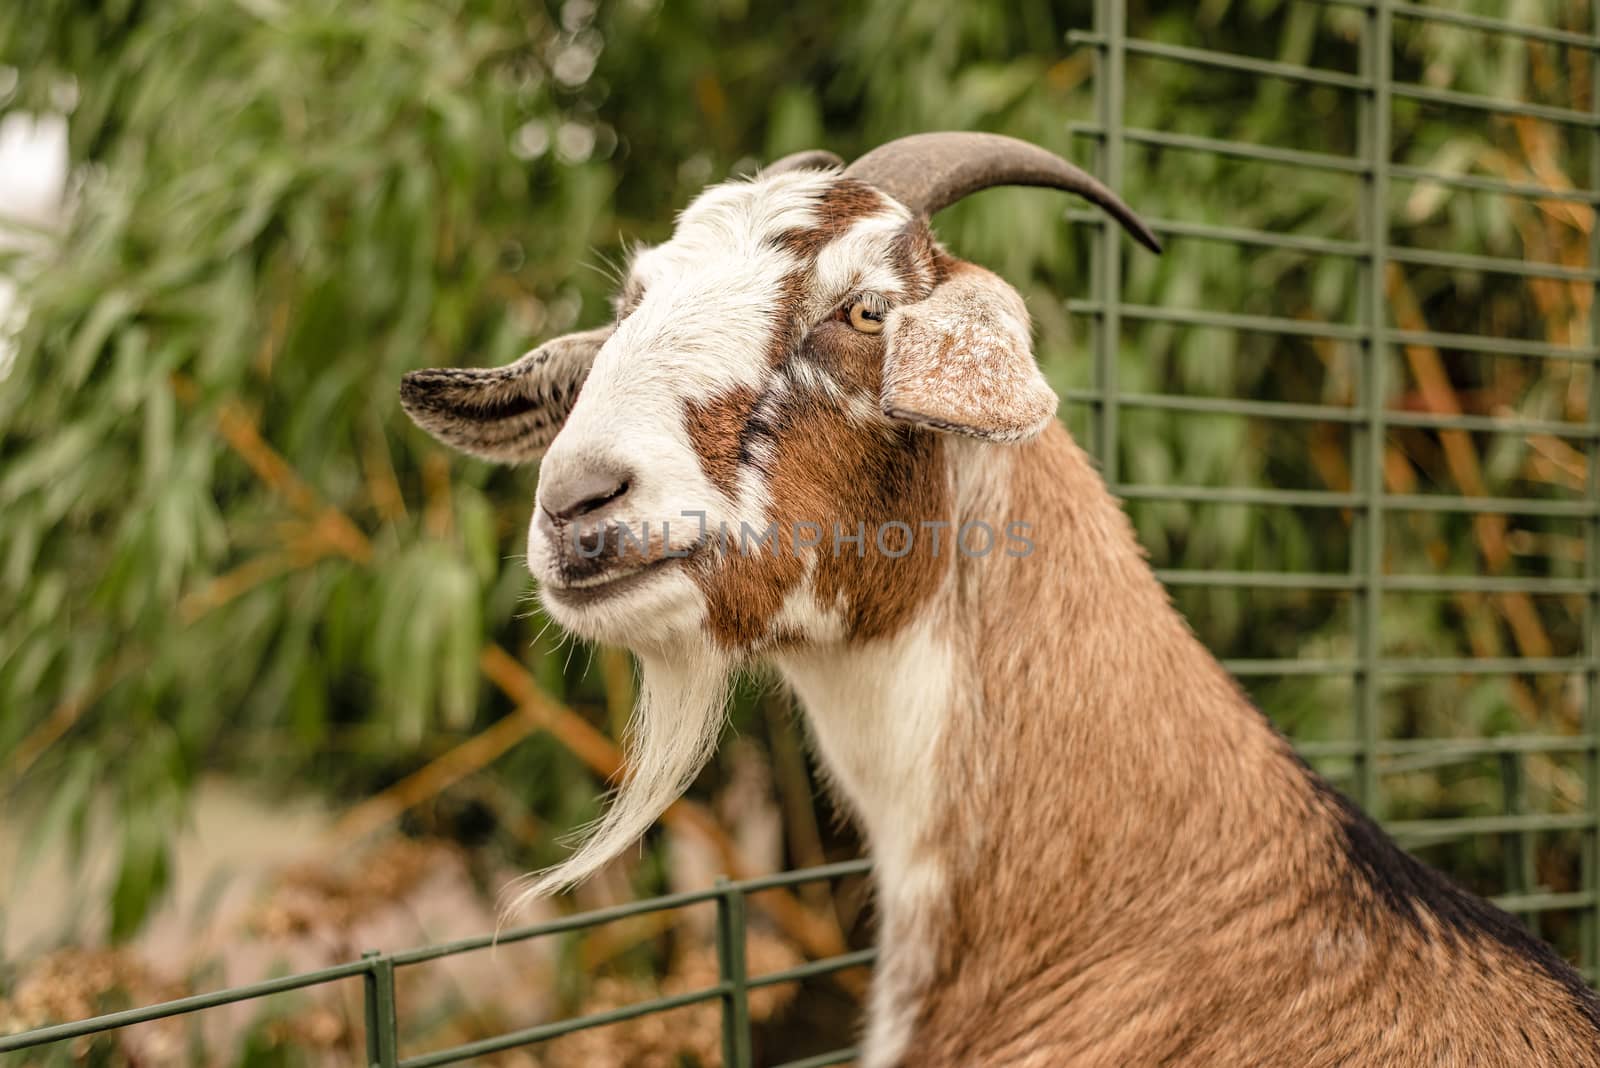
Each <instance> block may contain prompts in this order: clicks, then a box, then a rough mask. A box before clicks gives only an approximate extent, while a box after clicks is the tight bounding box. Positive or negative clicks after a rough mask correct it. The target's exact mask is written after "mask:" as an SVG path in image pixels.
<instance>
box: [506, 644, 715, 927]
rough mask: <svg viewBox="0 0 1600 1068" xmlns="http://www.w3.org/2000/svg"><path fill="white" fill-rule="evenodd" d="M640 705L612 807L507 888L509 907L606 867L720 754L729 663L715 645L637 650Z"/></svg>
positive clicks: (630, 727)
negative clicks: (558, 854)
mask: <svg viewBox="0 0 1600 1068" xmlns="http://www.w3.org/2000/svg"><path fill="white" fill-rule="evenodd" d="M639 667H640V687H639V690H640V692H639V703H638V704H637V705H636V706H635V707H634V710H633V716H632V718H631V719H630V720H629V722H628V730H627V738H626V746H625V748H626V754H627V759H626V762H625V768H626V770H625V772H624V774H625V776H626V778H624V780H623V782H622V784H621V785H620V786H618V787H617V788H616V790H615V791H614V792H613V795H612V798H611V803H610V805H609V807H608V808H607V809H606V811H605V812H604V813H603V814H602V815H601V816H600V818H599V819H597V820H595V822H594V823H593V824H591V825H590V826H588V827H587V828H584V829H583V830H581V831H579V832H578V834H577V835H576V836H575V837H578V838H581V840H582V844H581V845H579V846H578V848H577V849H576V850H575V851H574V852H573V854H572V855H571V856H570V857H568V858H567V859H566V860H564V861H562V862H561V863H560V864H557V865H555V866H554V867H552V868H547V869H545V870H544V871H541V872H534V873H532V874H530V875H527V876H524V877H523V878H521V879H518V880H517V881H516V882H514V883H512V884H511V885H510V886H508V887H507V888H506V890H507V895H506V900H507V903H506V912H507V913H515V912H517V911H518V910H520V909H521V908H522V907H523V906H524V905H527V904H528V903H530V902H531V901H533V900H535V899H537V898H541V897H545V896H547V895H549V894H553V893H556V892H558V891H561V890H565V889H568V888H570V887H572V886H573V885H574V884H576V883H580V882H582V881H583V880H585V879H587V878H588V877H589V876H591V875H593V874H594V873H595V872H596V871H598V870H599V869H600V868H602V867H604V866H605V865H606V864H607V863H608V862H609V861H611V860H612V859H613V858H614V857H616V856H617V854H619V853H621V852H622V851H623V850H625V849H627V848H628V847H629V846H630V845H632V844H633V843H634V842H636V841H637V840H638V839H639V837H640V836H641V835H643V834H644V832H645V831H647V830H649V829H650V825H651V824H653V823H654V822H655V821H656V820H657V818H659V817H660V815H661V814H662V813H663V812H665V811H666V809H667V806H668V805H671V804H672V803H673V802H674V801H676V800H677V799H678V798H679V797H680V796H682V794H683V792H684V791H685V790H687V789H688V788H689V784H690V783H692V782H693V781H694V779H695V776H697V775H699V774H700V769H702V768H704V767H705V766H706V762H707V761H708V760H710V759H711V754H712V753H713V752H715V751H716V747H717V738H718V737H719V736H720V735H721V733H722V725H723V721H724V719H725V717H726V710H727V696H728V679H729V674H730V669H731V664H730V663H729V662H728V660H727V658H726V657H725V656H723V655H722V654H720V653H718V652H717V651H716V650H715V649H714V648H713V647H712V646H711V645H710V644H709V643H706V642H700V641H696V642H695V643H694V644H693V646H692V647H681V648H677V649H674V650H673V651H672V654H671V655H670V656H667V655H663V654H661V653H651V654H645V653H640V654H639Z"/></svg>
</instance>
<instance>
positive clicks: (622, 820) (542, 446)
mask: <svg viewBox="0 0 1600 1068" xmlns="http://www.w3.org/2000/svg"><path fill="white" fill-rule="evenodd" d="M838 164H839V161H838V160H836V159H833V158H832V157H829V156H827V155H826V154H825V153H805V154H802V155H800V156H797V157H790V158H789V159H787V160H784V161H780V162H779V163H778V164H775V165H774V166H773V167H771V168H769V169H768V170H767V171H766V172H765V173H763V174H761V175H758V176H757V177H755V178H754V179H752V180H749V181H730V182H725V183H722V184H720V185H716V186H713V187H711V188H709V189H707V190H706V191H705V192H703V193H702V194H701V195H700V196H699V197H698V198H696V200H695V201H694V202H693V203H692V204H691V205H690V206H689V207H688V208H687V209H686V210H685V211H684V212H683V214H682V215H681V217H680V218H679V220H678V224H677V227H676V229H675V231H674V233H673V235H672V238H671V240H669V241H667V242H666V243H664V244H662V245H658V246H656V247H653V248H649V249H645V250H643V251H641V252H639V253H638V254H637V255H635V256H634V257H633V259H632V262H631V263H630V264H629V267H628V271H627V275H626V278H625V280H624V283H623V285H622V288H621V291H620V292H619V293H618V295H617V298H616V318H615V321H614V322H613V323H611V324H610V325H607V326H605V327H601V328H599V329H596V330H591V331H587V332H584V333H580V334H573V335H570V336H568V337H563V338H558V339H556V340H554V341H551V342H548V343H546V344H544V345H542V346H540V347H539V348H537V349H535V350H533V351H532V352H530V353H528V354H527V355H525V356H523V357H522V358H521V359H519V360H517V361H516V362H514V363H512V364H510V365H508V366H505V367H500V368H492V369H440V370H428V371H416V372H413V373H411V374H409V375H407V376H406V379H405V382H404V384H403V386H402V388H401V401H402V404H403V405H404V407H405V409H406V411H407V412H408V413H409V414H410V415H411V417H412V418H413V419H414V420H415V421H416V422H417V423H418V424H419V425H420V426H422V427H423V428H425V429H427V430H428V431H429V432H431V433H432V434H433V435H434V436H436V437H438V438H439V439H440V440H441V441H444V442H445V443H447V444H450V445H452V446H455V447H456V448H459V449H462V450H463V451H466V452H469V453H472V454H474V455H477V456H481V457H484V458H487V459H491V460H497V461H502V462H512V463H515V462H521V461H526V460H532V459H537V458H541V457H542V464H541V468H540V481H539V488H538V494H537V499H536V501H535V504H534V508H533V517H532V522H531V524H530V529H529V533H528V564H529V568H530V569H531V570H532V572H533V574H534V577H535V578H536V579H537V580H538V581H539V585H540V593H541V597H542V600H543V602H544V605H545V607H546V609H547V610H548V612H549V614H550V615H551V617H552V618H553V619H555V620H556V621H557V622H558V623H559V624H561V625H562V626H564V627H566V628H567V629H568V630H570V631H572V632H573V633H575V634H578V635H580V636H582V637H585V638H590V639H594V640H598V641H604V642H609V643H613V644H618V645H623V646H627V647H629V648H631V649H633V650H634V651H635V652H636V653H638V654H639V656H640V660H641V664H642V666H643V668H644V671H643V683H644V685H643V694H642V696H641V706H640V708H639V710H638V711H637V713H636V716H635V720H634V736H633V738H632V739H631V740H630V757H631V759H630V767H631V768H632V769H633V773H632V775H631V776H630V777H629V779H628V780H627V781H626V782H625V784H624V785H623V786H622V788H621V790H620V791H619V794H618V796H617V799H616V802H615V803H614V805H613V806H612V809H611V810H610V812H608V814H607V816H606V817H605V819H604V820H603V821H602V824H601V826H600V827H599V828H598V829H597V830H596V832H595V833H594V835H593V836H592V837H591V839H590V840H589V841H588V843H586V845H585V846H584V848H583V849H582V850H581V851H580V852H579V854H578V855H576V856H574V857H573V858H572V859H571V860H569V861H568V862H567V863H566V864H564V865H562V866H561V867H560V868H558V869H556V871H555V872H553V873H551V874H550V875H549V876H547V877H546V878H545V879H544V880H543V881H542V882H541V883H540V884H539V885H538V886H537V887H535V892H538V891H541V890H544V889H548V888H550V887H552V886H554V885H560V884H563V883H568V882H572V881H575V880H576V879H578V878H581V877H582V876H583V875H584V874H586V873H587V872H589V871H592V870H593V868H594V867H595V866H596V865H597V864H598V863H601V862H603V860H604V859H606V857H608V856H609V855H611V854H613V853H614V852H615V851H616V850H617V849H620V848H622V847H623V846H625V845H626V844H627V842H628V841H631V840H632V838H633V837H636V836H637V834H638V833H640V832H642V831H643V830H644V829H645V827H646V826H648V824H649V822H650V821H651V820H653V819H654V818H655V816H656V815H658V814H659V812H660V811H661V809H662V808H664V807H665V806H666V804H668V803H670V802H671V800H672V799H673V798H675V797H676V796H677V794H678V793H679V792H681V791H682V789H683V788H684V787H685V786H686V785H687V782H688V781H689V780H690V779H692V778H693V775H694V773H695V772H696V771H697V770H698V768H699V766H700V764H701V763H703V760H704V758H705V756H706V755H707V753H708V752H709V749H710V748H711V747H712V746H713V745H714V742H715V736H716V728H717V726H718V725H719V724H720V708H721V704H720V694H721V687H722V686H723V685H724V681H725V677H726V673H727V668H728V667H729V666H730V665H732V664H734V663H737V662H738V661H739V660H741V659H743V658H746V657H748V656H750V655H751V654H758V653H761V652H764V651H770V650H773V649H776V648H783V647H792V646H795V645H805V644H818V643H827V642H841V641H852V640H859V639H867V638H872V637H877V636H882V635H885V634H889V633H892V632H893V631H894V630H896V629H897V628H898V627H900V626H901V625H903V623H904V622H905V621H906V620H907V619H909V618H910V617H911V615H912V614H913V613H914V612H915V611H916V609H917V607H918V605H919V603H920V602H921V600H922V599H924V598H926V597H927V596H929V595H930V593H931V592H932V591H933V590H934V589H936V588H937V586H938V579H939V574H940V571H941V569H944V568H948V567H950V566H952V561H953V559H954V554H953V553H952V552H951V551H950V548H949V541H948V537H949V535H946V538H947V540H946V543H945V546H944V551H943V553H942V555H941V553H940V552H939V548H938V543H937V541H936V539H935V538H933V537H930V536H928V530H929V529H930V528H929V527H927V526H926V525H927V524H935V525H936V524H940V523H948V522H949V520H950V518H951V511H952V502H951V500H950V495H951V481H952V480H951V473H950V471H949V469H948V468H949V464H948V453H949V452H950V441H951V438H952V436H953V435H957V436H962V437H966V438H975V439H980V440H982V441H987V442H993V443H995V445H994V447H996V448H1001V447H1004V445H1005V444H1007V443H1012V442H1018V441H1022V440H1025V439H1027V438H1029V437H1031V436H1032V435H1034V434H1037V433H1038V432H1039V431H1040V430H1042V429H1043V428H1044V427H1045V426H1046V425H1047V424H1048V423H1049V422H1050V421H1051V420H1052V419H1053V418H1054V415H1055V409H1056V397H1055V395H1054V393H1052V392H1051V390H1050V388H1049V386H1048V385H1047V384H1046V383H1045V380H1044V378H1043V376H1042V375H1041V374H1040V373H1039V370H1038V367H1037V366H1036V364H1035V362H1034V359H1033V354H1032V349H1031V345H1030V340H1029V321H1028V315H1027V311H1026V309H1025V308H1024V307H1023V303H1022V300H1021V298H1020V297H1019V296H1018V294H1017V293H1016V291H1015V290H1013V289H1012V288H1011V287H1010V286H1008V285H1006V284H1005V283H1004V282H1002V281H1001V280H1000V279H999V278H997V277H995V276H994V275H992V274H990V273H989V272H988V271H985V270H983V269H982V268H979V267H976V266H974V265H972V264H969V263H965V262H962V261H959V260H956V259H954V258H953V257H951V256H950V255H949V254H948V253H946V252H945V251H944V250H943V249H942V248H940V247H939V245H938V244H937V243H936V242H935V240H934V239H933V236H932V234H931V232H930V230H929V227H928V218H929V216H931V215H932V214H933V213H934V212H936V211H938V210H939V209H940V208H942V207H944V206H946V205H947V204H949V203H951V202H953V201H954V200H956V199H959V198H960V197H961V196H964V195H966V194H967V193H970V192H973V191H975V190H977V189H982V188H987V187H988V186H992V185H1000V184H1025V185H1048V186H1053V187H1056V188H1062V189H1068V190H1071V191H1074V192H1077V193H1079V194H1080V195H1083V196H1085V197H1087V198H1088V199H1090V200H1093V201H1094V202H1096V203H1098V204H1101V205H1102V206H1104V207H1106V208H1107V210H1108V211H1110V212H1111V213H1112V214H1113V215H1115V216H1116V217H1117V218H1118V219H1119V220H1120V221H1122V222H1123V223H1124V225H1126V226H1128V227H1129V228H1130V230H1132V231H1134V233H1135V235H1136V236H1138V237H1139V238H1140V239H1141V240H1143V241H1145V242H1146V243H1147V244H1149V245H1151V246H1152V247H1155V242H1154V238H1153V237H1151V236H1150V234H1149V231H1148V230H1146V229H1145V228H1144V227H1143V225H1142V224H1141V223H1139V222H1138V220H1137V219H1136V218H1135V217H1134V216H1133V214H1132V212H1131V211H1129V209H1127V208H1126V206H1124V205H1123V204H1122V202H1121V201H1120V200H1118V199H1117V198H1116V197H1115V196H1114V195H1113V194H1112V193H1111V192H1110V191H1109V190H1106V189H1105V188H1104V187H1103V186H1101V185H1100V184H1099V183H1098V182H1096V181H1095V180H1094V179H1093V178H1091V177H1089V176H1088V175H1086V174H1084V173H1083V172H1082V171H1079V170H1078V169H1077V168H1076V167H1073V166H1072V165H1071V164H1068V163H1066V162H1064V161H1062V160H1060V159H1058V158H1057V157H1055V156H1053V155H1051V154H1050V153H1047V152H1045V151H1043V150H1042V149H1038V148H1036V147H1034V146H1032V145H1027V144H1024V143H1022V142H1018V141H1014V140H1011V139H1009V138H1002V137H997V136H994V135H987V134H954V133H947V134H923V135H918V136H914V137H909V138H904V139H902V140H899V141H895V142H892V143H890V144H888V145H885V146H883V147H881V148H879V149H877V150H875V151H873V152H871V153H868V154H867V155H866V156H863V157H862V158H861V159H859V160H857V161H856V163H855V164H853V165H852V166H851V167H849V168H841V167H840V166H839V165H838ZM857 537H859V538H861V540H860V541H854V540H851V539H854V538H857Z"/></svg>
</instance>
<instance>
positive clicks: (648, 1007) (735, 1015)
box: [0, 860, 876, 1068]
mask: <svg viewBox="0 0 1600 1068" xmlns="http://www.w3.org/2000/svg"><path fill="white" fill-rule="evenodd" d="M868 869H869V863H868V862H867V861H864V860H855V861H846V862H844V863H840V864H828V865H823V866H821V867H816V868H805V869H802V870H799V871H789V872H782V873H779V874H777V875H765V876H759V877H757V878H753V879H742V880H739V881H737V882H730V881H729V880H726V879H721V880H718V881H717V884H716V886H714V887H712V888H710V889H706V890H691V891H687V892H684V893H679V894H668V895H665V896H663V897H655V898H649V899H647V900H644V901H635V902H631V903H629V904H626V905H618V906H616V907H614V908H607V909H597V910H594V911H591V912H584V913H578V914H575V915H572V916H565V917H562V918H561V919H558V920H551V921H549V922H547V923H540V924H534V925H531V926H527V927H518V928H515V929H513V930H508V931H504V932H501V933H500V934H499V935H498V936H497V935H481V936H479V937H477V938H467V939H462V940H460V941H457V942H443V943H439V944H436V945H429V946H421V947H419V948H417V949H409V950H402V951H400V952H394V953H382V952H372V953H367V954H365V955H363V956H362V958H361V959H360V960H353V961H349V962H347V963H345V964H336V965H334V966H333V967H331V968H321V969H318V970H316V971H311V972H303V973H300V974H298V975H285V976H281V977H279V978H276V979H268V980H265V981H263V982H259V983H252V984H250V985H248V986H237V987H232V988H229V989H227V990H218V991H214V992H212V993H209V994H196V995H194V996H193V997H186V998H179V999H177V1000H175V1001H167V1002H162V1003H161V1004H159V1005H147V1006H144V1007H142V1008H137V1009H128V1010H126V1011H124V1012H114V1013H109V1014H107V1015H104V1016H96V1017H94V1018H92V1019H88V1020H78V1021H75V1022H72V1023H63V1024H56V1025H55V1026H53V1027H44V1028H40V1029H38V1030H34V1031H24V1032H22V1033H21V1034H16V1035H3V1036H0V1053H12V1052H17V1051H20V1050H26V1049H34V1048H37V1047H39V1046H47V1045H50V1044H51V1043H55V1042H65V1041H67V1040H68V1039H74V1038H82V1037H84V1036H86V1035H94V1034H99V1033H102V1032H105V1031H113V1030H116V1029H117V1028H120V1027H129V1026H132V1025H134V1024H142V1023H150V1022H151V1021H154V1020H164V1019H167V1018H169V1017H173V1016H184V1015H188V1014H190V1013H196V1012H203V1011H205V1010H206V1009H214V1008H218V1007H220V1006H223V1005H231V1004H234V1003H235V1002H240V1001H250V1000H254V999H256V998H265V997H271V996H273V995H276V994H285V993H289V992H291V991H295V990H304V989H306V988H308V987H315V986H322V985H324V984H327V983H335V982H339V981H341V980H345V979H353V978H355V977H357V976H360V977H361V979H362V982H363V989H364V994H363V1006H364V1013H363V1015H364V1019H365V1030H366V1049H367V1063H368V1065H369V1068H435V1066H437V1065H446V1064H463V1063H466V1062H468V1061H471V1060H472V1059H474V1058H477V1057H485V1056H488V1055H489V1054H491V1053H499V1052H502V1051H504V1050H509V1049H515V1048H517V1047H519V1046H529V1045H533V1044H535V1043H538V1042H545V1041H548V1040H550V1039H553V1038H559V1037H561V1036H562V1035H568V1034H572V1033H573V1032H575V1031H584V1030H588V1029H590V1028H595V1027H604V1026H606V1025H607V1024H614V1023H620V1022H622V1021H624V1020H632V1019H635V1018H637V1017H640V1016H647V1015H649V1014H651V1013H656V1012H666V1011H668V1010H670V1009H677V1008H682V1007H684V1006H686V1005H697V1004H701V1003H703V1002H707V1001H718V1002H720V1003H721V1005H722V1057H723V1064H724V1065H725V1066H727V1068H749V1065H750V1064H751V1049H750V1009H749V1004H748V1000H747V998H748V995H749V992H750V991H751V990H757V989H761V988H763V987H768V986H778V985H780V984H783V983H794V982H800V981H803V980H806V979H813V978H817V977H820V976H824V975H832V974H833V973H835V972H842V971H847V970H849V969H851V968H861V967H867V966H870V965H871V964H872V962H873V960H874V959H875V957H876V952H875V951H874V950H860V951H857V952H853V953H845V954H841V955H839V956H836V957H828V958H825V959H823V960H814V961H808V962H807V963H805V964H801V965H797V966H795V967H793V968H786V969H784V970H782V971H777V972H770V973H767V974H764V975H756V976H752V975H749V974H747V972H746V967H745V964H746V962H745V937H744V935H745V902H746V901H747V900H748V899H749V898H750V897H752V896H754V895H759V894H760V893H762V892H763V891H766V890H776V889H779V888H781V887H788V886H795V885H799V884H802V883H812V882H822V881H824V880H832V879H840V878H844V877H846V876H851V875H863V874H865V873H866V872H867V871H868ZM707 902H712V903H715V905H716V909H717V920H716V925H715V928H714V930H715V932H716V951H717V970H718V981H717V982H716V984H714V985H712V986H708V987H705V988H703V989H701V990H693V991H689V992H687V993H683V994H673V995H670V996H665V997H657V998H650V999H647V1000H645V1001H640V1002H636V1003H634V1004H631V1005H624V1006H620V1007H618V1008H615V1009H610V1010H607V1011H605V1012H596V1013H590V1014H588V1015H585V1016H575V1017H571V1018H569V1019H565V1020H554V1021H551V1022H549V1023H543V1024H539V1025H537V1026H534V1027H528V1028H524V1029H522V1030H519V1031H510V1032H507V1033H506V1034H503V1035H496V1036H495V1037H493V1038H486V1039H482V1040H480V1041H477V1042H468V1043H465V1044H462V1045H459V1046H451V1047H449V1048H447V1049H438V1050H430V1051H426V1052H421V1053H414V1054H411V1055H410V1056H402V1055H401V1051H400V1035H399V1018H400V1010H399V1006H398V1004H397V1002H396V1000H395V972H396V971H398V970H399V969H401V968H410V967H414V966H416V965H419V964H425V963H427V962H429V961H435V960H439V959H440V958H442V957H453V956H457V955H459V954H462V953H475V952H480V951H482V950H486V949H491V948H493V947H494V946H495V945H501V944H509V943H513V942H525V941H527V940H528V939H532V938H545V937H549V936H551V935H557V934H564V933H568V932H572V931H581V930H586V929H588V928H591V927H598V926H601V925H603V924H607V923H613V922H615V921H617V920H625V919H628V918H630V917H633V916H642V915H646V914H649V913H658V912H671V911H673V910H675V909H681V908H684V907H686V906H689V905H699V904H704V903H707ZM855 1055H856V1051H855V1050H854V1049H850V1048H846V1049H838V1050H834V1051H832V1052H829V1053H825V1054H819V1055H817V1056H814V1057H809V1058H806V1059H805V1060H799V1061H792V1062H789V1063H787V1064H785V1065H782V1066H781V1068H821V1066H823V1065H830V1064H843V1063H845V1062H846V1061H849V1060H850V1059H852V1058H853V1057H854V1056H855Z"/></svg>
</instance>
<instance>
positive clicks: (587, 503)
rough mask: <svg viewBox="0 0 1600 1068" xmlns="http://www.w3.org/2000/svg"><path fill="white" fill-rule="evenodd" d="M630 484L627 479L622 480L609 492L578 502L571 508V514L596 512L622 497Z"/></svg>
mask: <svg viewBox="0 0 1600 1068" xmlns="http://www.w3.org/2000/svg"><path fill="white" fill-rule="evenodd" d="M631 484H632V483H630V482H629V481H628V480H627V479H623V480H622V481H621V482H618V483H617V484H616V485H615V486H612V487H611V488H610V489H609V490H606V491H604V492H602V493H597V494H595V495H594V496H593V497H589V498H587V499H585V500H581V501H579V502H578V503H577V504H576V505H574V506H573V514H574V515H588V514H589V513H590V512H598V511H599V510H600V509H602V508H604V507H605V506H606V505H608V504H610V503H611V502H612V501H614V500H617V499H619V498H621V497H622V496H624V495H625V494H626V493H627V492H628V487H629V486H630V485H631Z"/></svg>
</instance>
